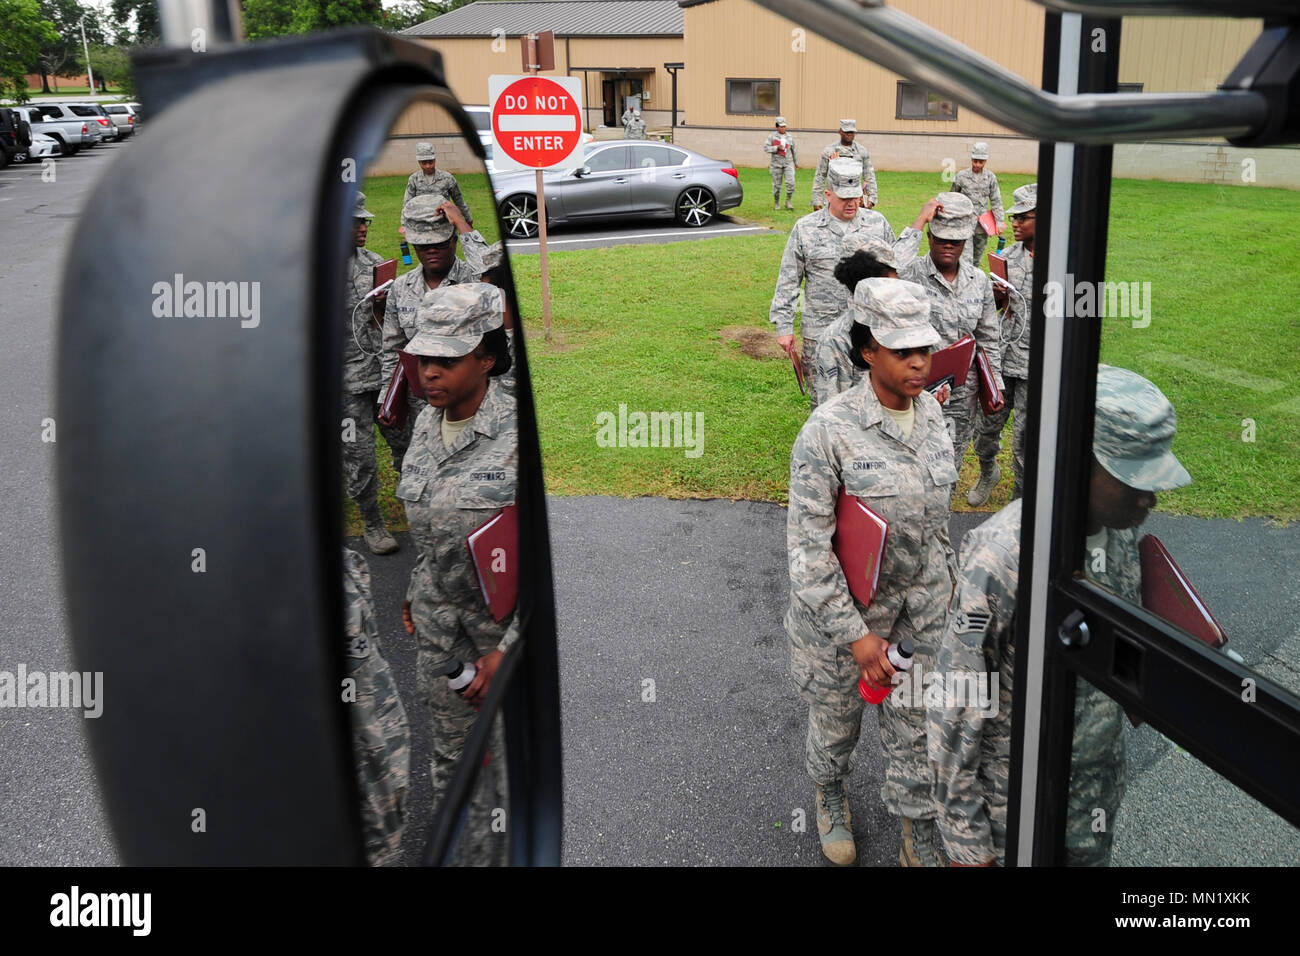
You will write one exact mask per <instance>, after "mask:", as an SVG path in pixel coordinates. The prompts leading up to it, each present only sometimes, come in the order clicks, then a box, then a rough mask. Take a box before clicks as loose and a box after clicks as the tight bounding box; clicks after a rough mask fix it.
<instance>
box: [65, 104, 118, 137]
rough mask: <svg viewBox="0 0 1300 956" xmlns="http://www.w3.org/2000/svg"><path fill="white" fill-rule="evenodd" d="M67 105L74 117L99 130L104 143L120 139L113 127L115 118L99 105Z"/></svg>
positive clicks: (115, 128)
mask: <svg viewBox="0 0 1300 956" xmlns="http://www.w3.org/2000/svg"><path fill="white" fill-rule="evenodd" d="M60 105H64V104H60ZM66 105H67V107H68V109H70V110H72V112H73V114H74V115H76V116H80V117H82V118H83V119H85V121H86V122H87V123H89V124H92V125H91V128H92V129H95V128H98V130H99V136H100V138H101V139H102V140H104V142H110V143H111V142H114V141H115V140H117V139H118V138H119V134H118V132H117V127H116V126H114V125H113V118H112V117H111V116H109V115H108V113H106V112H105V111H104V107H102V106H100V105H99V104H98V103H68V104H66Z"/></svg>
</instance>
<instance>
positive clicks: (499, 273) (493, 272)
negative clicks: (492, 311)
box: [479, 240, 515, 396]
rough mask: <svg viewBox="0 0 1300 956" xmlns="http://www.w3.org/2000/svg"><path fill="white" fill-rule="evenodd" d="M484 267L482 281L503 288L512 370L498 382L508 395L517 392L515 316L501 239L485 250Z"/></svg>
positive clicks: (481, 263) (482, 263)
mask: <svg viewBox="0 0 1300 956" xmlns="http://www.w3.org/2000/svg"><path fill="white" fill-rule="evenodd" d="M479 265H480V266H482V269H483V276H482V278H481V279H480V281H482V282H487V283H489V284H490V285H494V286H496V287H497V288H498V289H500V290H501V304H502V307H503V308H504V309H505V329H506V344H507V345H508V346H509V348H510V371H508V372H506V373H505V374H503V375H499V376H497V383H498V384H499V385H500V386H501V389H502V391H504V392H505V393H506V394H507V395H510V396H513V395H514V394H515V318H514V315H513V314H512V312H511V309H510V297H509V295H508V294H507V292H506V284H507V283H509V282H510V281H511V280H510V270H509V268H507V266H506V261H505V249H504V247H503V244H502V243H501V241H500V240H498V241H496V242H494V243H492V245H490V246H488V247H487V248H486V249H484V250H483V254H482V258H481V261H480V263H479Z"/></svg>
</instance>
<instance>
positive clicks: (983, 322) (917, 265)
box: [898, 226, 1002, 387]
mask: <svg viewBox="0 0 1300 956" xmlns="http://www.w3.org/2000/svg"><path fill="white" fill-rule="evenodd" d="M917 232H919V230H915V229H912V227H911V226H908V227H907V228H906V229H904V230H903V237H900V239H899V242H902V240H903V238H911V236H910V235H909V234H915V233H917ZM898 277H899V278H900V279H906V280H908V281H909V282H917V283H920V285H921V286H922V287H923V288H924V289H925V291H926V294H927V295H929V297H930V324H931V325H933V326H934V329H935V331H936V332H938V333H939V336H940V342H939V347H940V348H942V347H944V346H947V345H952V344H953V343H954V342H956V341H957V340H958V339H959V338H961V337H962V336H963V335H973V336H975V342H976V344H977V345H979V346H980V347H981V348H983V349H984V351H985V352H987V353H988V356H989V362H991V363H992V365H993V372H994V374H995V375H996V376H997V378H998V387H1002V342H1001V326H1000V323H999V321H998V310H997V307H996V306H995V305H994V304H993V283H992V282H991V281H989V277H988V276H987V275H985V274H984V273H983V272H981V271H980V270H979V269H976V268H975V267H974V266H973V265H971V264H970V263H969V262H958V264H957V279H956V281H954V282H952V283H949V282H948V280H947V279H945V278H944V277H943V275H942V274H941V273H940V272H939V267H938V266H936V265H935V264H934V260H933V259H931V258H930V256H929V254H928V253H927V254H926V255H924V256H917V257H915V258H913V259H911V260H909V261H907V262H900V263H899V266H898ZM969 384H971V380H970V378H969V377H968V378H967V385H969Z"/></svg>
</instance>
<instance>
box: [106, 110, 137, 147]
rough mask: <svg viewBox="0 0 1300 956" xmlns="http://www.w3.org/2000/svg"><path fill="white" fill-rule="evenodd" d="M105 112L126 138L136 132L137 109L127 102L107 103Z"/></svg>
mask: <svg viewBox="0 0 1300 956" xmlns="http://www.w3.org/2000/svg"><path fill="white" fill-rule="evenodd" d="M104 112H105V113H107V114H108V118H109V119H111V120H112V121H113V125H114V126H116V127H117V131H118V133H119V134H120V135H121V136H122V137H123V138H124V139H125V138H126V137H127V136H130V135H132V134H133V133H134V132H135V110H133V109H132V108H131V107H130V106H129V105H128V104H126V103H105V104H104Z"/></svg>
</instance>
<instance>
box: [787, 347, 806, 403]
mask: <svg viewBox="0 0 1300 956" xmlns="http://www.w3.org/2000/svg"><path fill="white" fill-rule="evenodd" d="M790 364H791V365H793V366H794V380H795V382H797V383H798V385H799V394H800V395H807V394H808V390H807V389H806V388H804V387H803V363H802V362H801V361H799V353H798V352H796V351H794V350H793V349H791V350H790Z"/></svg>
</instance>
